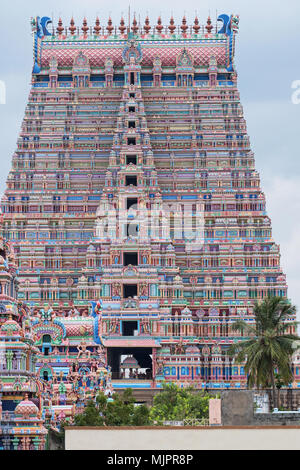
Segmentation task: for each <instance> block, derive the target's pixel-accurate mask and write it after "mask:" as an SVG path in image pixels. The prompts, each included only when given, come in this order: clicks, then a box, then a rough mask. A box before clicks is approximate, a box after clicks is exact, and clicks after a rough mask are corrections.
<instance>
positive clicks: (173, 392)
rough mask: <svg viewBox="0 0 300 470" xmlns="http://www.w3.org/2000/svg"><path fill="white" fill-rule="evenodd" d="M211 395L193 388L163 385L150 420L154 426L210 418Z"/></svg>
mask: <svg viewBox="0 0 300 470" xmlns="http://www.w3.org/2000/svg"><path fill="white" fill-rule="evenodd" d="M210 398H212V397H211V396H210V395H209V394H207V393H203V392H202V391H201V392H197V391H195V390H193V389H192V388H185V389H182V388H179V387H178V386H177V385H176V384H174V383H166V384H163V390H162V391H161V392H160V393H158V394H157V395H155V397H154V402H153V407H152V408H151V410H150V419H151V421H152V423H154V424H163V423H164V421H183V420H184V419H192V418H194V419H203V418H206V419H207V418H208V403H209V400H210Z"/></svg>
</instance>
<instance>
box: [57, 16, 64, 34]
mask: <svg viewBox="0 0 300 470" xmlns="http://www.w3.org/2000/svg"><path fill="white" fill-rule="evenodd" d="M56 31H57V34H58V35H59V36H61V35H62V34H63V32H64V27H63V22H62V19H61V18H59V20H58V25H57V28H56Z"/></svg>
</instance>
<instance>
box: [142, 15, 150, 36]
mask: <svg viewBox="0 0 300 470" xmlns="http://www.w3.org/2000/svg"><path fill="white" fill-rule="evenodd" d="M150 30H151V26H150V20H149V16H147V17H146V19H145V24H144V31H145V33H146V34H149V32H150Z"/></svg>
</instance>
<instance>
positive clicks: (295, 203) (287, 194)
mask: <svg viewBox="0 0 300 470" xmlns="http://www.w3.org/2000/svg"><path fill="white" fill-rule="evenodd" d="M263 189H265V193H266V197H267V209H268V214H269V216H270V217H271V219H272V226H273V238H274V239H275V241H276V243H278V244H279V245H280V247H281V265H282V267H283V270H284V272H285V273H286V274H287V282H288V286H289V291H288V292H289V297H290V298H291V300H292V302H293V303H294V304H296V305H297V306H298V309H299V312H298V317H299V319H300V289H299V287H300V269H299V267H300V217H299V214H300V175H295V176H291V177H278V176H277V177H275V178H270V177H268V178H266V185H265V188H263Z"/></svg>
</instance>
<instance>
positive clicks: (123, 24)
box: [119, 16, 126, 34]
mask: <svg viewBox="0 0 300 470" xmlns="http://www.w3.org/2000/svg"><path fill="white" fill-rule="evenodd" d="M119 31H120V33H121V34H125V31H126V26H125V21H124V18H123V16H122V18H121V21H120V26H119Z"/></svg>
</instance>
